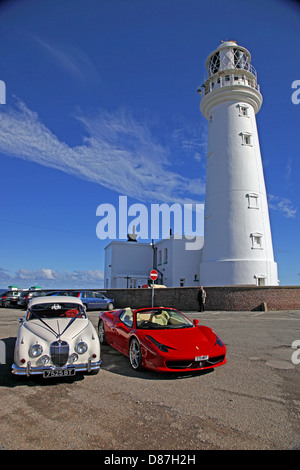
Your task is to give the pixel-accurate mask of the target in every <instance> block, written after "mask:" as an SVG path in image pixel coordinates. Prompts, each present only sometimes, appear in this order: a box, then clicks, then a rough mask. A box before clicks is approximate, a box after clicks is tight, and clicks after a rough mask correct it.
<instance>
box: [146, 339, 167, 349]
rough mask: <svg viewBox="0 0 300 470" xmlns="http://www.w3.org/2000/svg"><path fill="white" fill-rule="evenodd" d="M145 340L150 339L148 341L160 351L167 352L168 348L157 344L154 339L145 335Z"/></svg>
mask: <svg viewBox="0 0 300 470" xmlns="http://www.w3.org/2000/svg"><path fill="white" fill-rule="evenodd" d="M146 338H148V339H150V341H151V342H152V343H153V344H154V345H155V346H156V347H157V348H158V349H160V350H161V351H163V352H169V349H168V348H169V347H168V346H166V345H165V344H162V343H159V342H158V341H156V339H154V338H152V336H150V335H146Z"/></svg>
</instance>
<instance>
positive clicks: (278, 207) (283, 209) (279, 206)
mask: <svg viewBox="0 0 300 470" xmlns="http://www.w3.org/2000/svg"><path fill="white" fill-rule="evenodd" d="M268 203H269V208H270V209H272V210H275V211H278V212H280V213H281V214H282V215H283V216H284V217H286V218H287V219H295V218H296V216H297V208H295V207H293V205H292V202H291V201H290V199H288V198H286V197H279V196H274V195H273V194H269V195H268Z"/></svg>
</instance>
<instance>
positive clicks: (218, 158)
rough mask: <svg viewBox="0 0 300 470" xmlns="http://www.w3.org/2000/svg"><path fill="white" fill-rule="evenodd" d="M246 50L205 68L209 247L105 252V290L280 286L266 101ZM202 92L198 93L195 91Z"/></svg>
mask: <svg viewBox="0 0 300 470" xmlns="http://www.w3.org/2000/svg"><path fill="white" fill-rule="evenodd" d="M250 62H251V55H250V53H249V51H248V50H247V49H245V48H244V47H241V46H238V45H237V44H236V42H234V41H226V42H222V43H221V45H220V46H219V47H218V48H217V49H216V50H215V51H213V52H212V53H211V54H210V55H209V57H208V59H207V61H206V68H207V71H208V78H207V80H206V81H205V83H204V85H203V86H202V89H203V90H202V91H200V94H201V95H202V99H201V104H200V109H201V112H202V114H203V115H204V117H205V118H206V119H207V120H208V145H207V171H206V195H205V220H204V245H203V238H201V237H198V238H201V243H200V249H198V250H189V249H186V241H185V239H184V238H181V239H176V237H175V238H174V237H171V238H170V239H166V240H161V241H159V242H157V243H155V244H154V245H152V244H145V243H139V242H136V241H127V242H126V241H113V242H111V243H109V245H107V247H106V248H105V284H104V286H105V288H122V287H123V288H126V287H138V286H139V285H143V284H147V283H148V281H150V271H151V269H153V268H155V269H157V271H158V272H159V281H158V282H159V283H161V284H164V285H165V286H167V287H179V286H199V285H200V283H201V285H204V286H224V285H242V284H244V285H278V274H277V264H276V263H275V262H274V255H273V246H272V237H271V228H270V221H269V213H268V204H267V195H266V188H265V182H264V174H263V167H262V160H261V153H260V145H259V138H258V132H257V127H256V117H255V115H256V113H257V112H258V111H259V110H260V107H261V105H262V95H261V93H260V88H259V85H258V83H257V75H256V71H255V69H254V68H253V66H252V65H251V63H250ZM198 91H199V90H198Z"/></svg>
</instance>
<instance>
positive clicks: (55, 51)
mask: <svg viewBox="0 0 300 470" xmlns="http://www.w3.org/2000/svg"><path fill="white" fill-rule="evenodd" d="M32 39H33V40H34V41H35V42H36V43H37V44H38V45H39V46H40V47H41V48H42V50H44V51H45V52H46V54H47V55H48V57H50V58H51V59H52V61H53V62H54V63H55V64H56V65H57V66H58V67H59V68H61V69H62V70H64V72H66V73H68V74H69V75H71V76H72V77H73V78H75V79H77V80H79V81H80V82H82V83H86V82H87V81H89V80H91V79H94V80H96V79H97V80H99V79H100V77H99V74H98V71H97V69H96V67H95V66H94V64H93V62H92V61H91V60H90V58H89V57H88V56H87V54H86V53H85V52H83V51H82V50H80V49H78V48H76V47H74V46H68V45H66V44H64V45H61V44H56V43H49V42H46V41H45V40H43V39H41V38H39V37H37V36H32Z"/></svg>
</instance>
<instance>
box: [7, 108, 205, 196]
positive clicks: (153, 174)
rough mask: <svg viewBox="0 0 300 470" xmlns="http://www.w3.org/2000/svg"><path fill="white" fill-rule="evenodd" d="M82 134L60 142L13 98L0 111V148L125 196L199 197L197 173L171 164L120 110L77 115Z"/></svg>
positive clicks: (148, 134)
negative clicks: (185, 172) (13, 104)
mask: <svg viewBox="0 0 300 470" xmlns="http://www.w3.org/2000/svg"><path fill="white" fill-rule="evenodd" d="M76 119H78V120H79V121H80V122H81V124H82V126H83V127H84V129H85V132H86V134H87V137H85V138H84V140H83V142H82V144H81V145H78V146H75V147H70V146H69V145H67V144H66V143H64V142H62V141H60V140H59V139H58V138H57V137H56V136H55V135H54V134H53V133H52V132H51V131H50V130H49V129H48V128H47V127H46V126H45V125H44V124H43V123H42V122H41V121H40V119H39V116H38V114H37V113H35V112H33V111H31V110H30V109H28V108H27V106H26V105H25V104H24V103H23V102H21V101H17V106H16V109H15V108H12V107H9V106H5V108H1V112H0V152H1V153H3V154H6V155H11V156H14V157H19V158H22V159H25V160H30V161H33V162H35V163H38V164H40V165H44V166H47V167H51V168H55V169H58V170H61V171H64V172H66V173H69V174H71V175H74V176H77V177H79V178H83V179H86V180H88V181H92V182H94V183H98V184H100V185H102V186H104V187H107V188H109V189H112V190H115V191H116V192H117V193H119V194H120V193H122V194H125V195H127V196H131V197H134V198H136V199H140V200H142V201H149V202H152V201H153V200H154V199H155V200H157V201H162V202H169V203H174V202H179V203H186V202H199V196H200V195H203V194H204V183H203V181H202V180H201V179H200V178H189V177H185V176H183V175H181V174H180V173H176V172H174V171H173V170H172V168H171V161H170V157H169V153H168V150H167V149H166V148H165V147H163V146H162V145H160V144H159V143H158V142H156V141H155V139H154V138H153V136H152V134H151V132H150V130H149V128H148V127H147V125H146V124H144V123H141V122H138V121H137V120H135V119H134V118H133V117H132V116H131V115H130V114H129V113H127V112H126V111H124V110H118V111H116V112H111V113H109V112H107V111H99V112H98V114H97V115H95V116H93V117H87V116H84V115H82V114H81V115H79V116H76Z"/></svg>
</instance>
